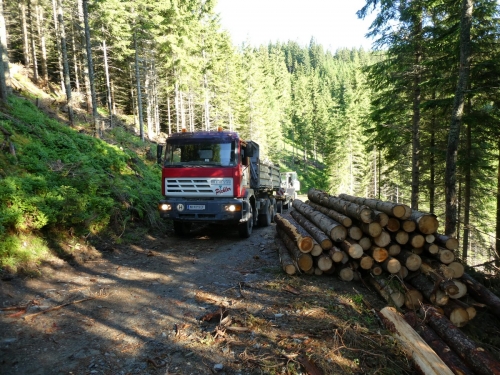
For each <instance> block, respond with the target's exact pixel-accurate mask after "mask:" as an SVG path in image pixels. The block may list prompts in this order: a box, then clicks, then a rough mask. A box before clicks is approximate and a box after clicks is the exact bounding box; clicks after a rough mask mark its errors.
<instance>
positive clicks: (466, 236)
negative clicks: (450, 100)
mask: <svg viewBox="0 0 500 375" xmlns="http://www.w3.org/2000/svg"><path fill="white" fill-rule="evenodd" d="M469 100H470V99H469ZM471 128H472V125H471V124H470V123H467V124H466V128H465V138H466V139H465V142H466V150H465V158H466V160H472V157H471V152H472V130H471ZM464 168H465V172H464V173H465V181H464V183H465V186H464V222H463V230H464V231H463V236H462V259H463V261H464V262H465V263H467V257H468V256H469V254H468V249H469V234H470V230H469V224H470V201H471V196H470V194H471V163H465V165H464Z"/></svg>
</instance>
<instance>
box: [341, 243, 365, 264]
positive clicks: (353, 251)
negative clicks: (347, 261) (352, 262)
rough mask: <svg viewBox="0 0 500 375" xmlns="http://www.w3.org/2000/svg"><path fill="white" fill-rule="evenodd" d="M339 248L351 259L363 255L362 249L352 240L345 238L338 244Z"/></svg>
mask: <svg viewBox="0 0 500 375" xmlns="http://www.w3.org/2000/svg"><path fill="white" fill-rule="evenodd" d="M340 248H341V249H342V250H344V251H345V252H346V253H347V254H349V256H350V257H351V258H353V259H359V258H361V256H362V255H363V248H362V247H361V246H360V245H359V244H358V243H357V242H356V241H354V240H353V239H352V238H347V239H345V240H344V241H342V242H341V243H340Z"/></svg>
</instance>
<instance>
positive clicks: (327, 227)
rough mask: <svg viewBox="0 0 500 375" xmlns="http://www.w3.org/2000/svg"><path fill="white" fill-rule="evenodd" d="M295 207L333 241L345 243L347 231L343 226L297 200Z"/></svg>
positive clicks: (294, 202) (294, 203)
mask: <svg viewBox="0 0 500 375" xmlns="http://www.w3.org/2000/svg"><path fill="white" fill-rule="evenodd" d="M293 207H294V208H295V209H296V210H297V211H299V212H300V213H301V214H302V215H304V216H305V217H306V218H308V219H309V220H310V221H311V222H313V223H314V224H315V225H316V226H317V227H318V228H320V229H321V230H322V231H323V232H325V233H326V234H327V235H328V236H329V237H330V238H331V239H332V240H333V241H337V242H339V241H343V240H344V239H345V238H346V237H347V230H346V228H345V227H344V226H343V225H341V224H339V223H338V222H336V221H335V220H333V219H331V218H329V217H328V216H326V215H324V214H322V213H321V212H318V211H315V210H314V209H313V208H312V207H311V206H309V205H307V204H305V203H304V202H302V201H301V200H299V199H295V200H294V201H293Z"/></svg>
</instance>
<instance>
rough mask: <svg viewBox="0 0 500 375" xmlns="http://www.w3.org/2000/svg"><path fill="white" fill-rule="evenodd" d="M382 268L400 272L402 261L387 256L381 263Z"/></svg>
mask: <svg viewBox="0 0 500 375" xmlns="http://www.w3.org/2000/svg"><path fill="white" fill-rule="evenodd" d="M381 266H382V268H383V269H384V270H385V271H387V272H389V273H393V274H395V273H398V272H399V271H400V270H401V262H400V261H399V260H397V259H396V258H393V257H387V259H386V260H384V261H383V262H382V264H381Z"/></svg>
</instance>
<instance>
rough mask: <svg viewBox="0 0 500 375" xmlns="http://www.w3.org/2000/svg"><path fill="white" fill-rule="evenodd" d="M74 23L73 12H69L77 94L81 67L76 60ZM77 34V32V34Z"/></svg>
mask: <svg viewBox="0 0 500 375" xmlns="http://www.w3.org/2000/svg"><path fill="white" fill-rule="evenodd" d="M75 25H78V23H77V22H76V20H75V19H74V17H73V13H72V14H71V49H72V50H73V70H74V72H75V89H76V92H77V93H78V94H80V93H81V90H80V70H79V69H78V68H80V69H81V64H79V61H78V51H77V49H76V39H75V36H76V35H77V33H76V31H75ZM78 35H79V34H78Z"/></svg>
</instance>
